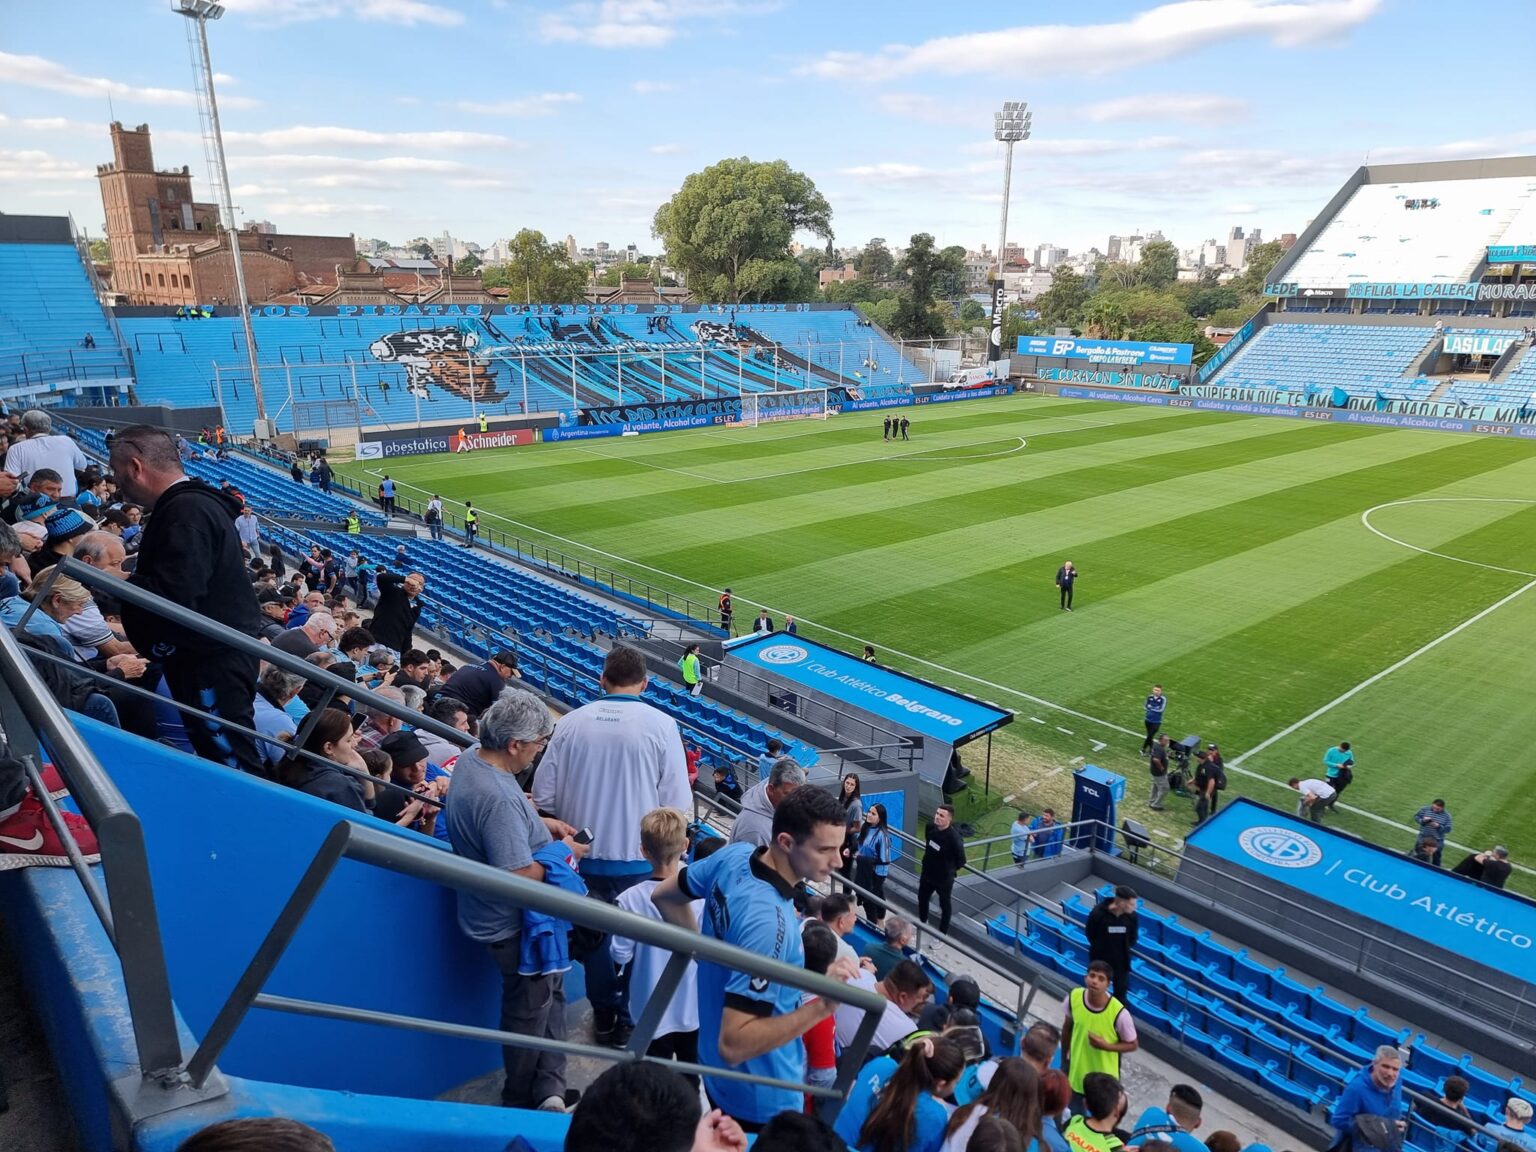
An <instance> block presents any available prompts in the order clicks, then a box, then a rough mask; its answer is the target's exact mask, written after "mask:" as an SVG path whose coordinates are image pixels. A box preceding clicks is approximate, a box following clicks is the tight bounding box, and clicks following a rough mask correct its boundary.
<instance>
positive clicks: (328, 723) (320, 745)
mask: <svg viewBox="0 0 1536 1152" xmlns="http://www.w3.org/2000/svg"><path fill="white" fill-rule="evenodd" d="M304 750H305V751H306V752H313V753H314V754H315V755H317V756H323V757H325V759H326V760H329V761H332V763H330V764H327V763H325V762H324V761H321V760H312V759H310V758H309V757H307V756H295V755H290V756H289V757H288V758H287V759H286V760H284V761H283V764H282V767H281V768H280V769H279V778H280V779H281V780H282V782H283V783H284V784H286V785H288V787H290V788H297V789H298V790H299V791H300V792H307V793H309V794H310V795H311V796H318V797H319V798H320V799H322V800H329V801H331V802H332V803H333V804H340V805H341V806H342V807H343V808H351V809H352V810H353V811H354V812H367V811H368V803H367V800H366V796H367V793H368V791H370V790H371V787H370V785H368V784H366V783H365V782H364V780H363V779H361V778H359V777H357V776H354V775H352V774H351V773H350V772H343V771H342V770H341V769H340V768H338V767H336V765H337V764H345V765H347V766H348V767H351V768H356V769H357V770H358V771H359V772H361V773H363V775H364V777H366V775H367V774H368V764H367V762H366V761H364V760H363V758H362V756H361V755H359V754H358V751H357V746H356V741H355V737H354V736H353V733H352V717H350V716H348V715H347V714H346V713H345V712H343V711H342V710H341V709H339V708H327V709H326V710H325V711H323V712H321V713H320V718H319V719H318V720H316V721H315V726H314V727H313V728H311V729H310V731H309V737H308V738H307V739H306V740H305V741H304Z"/></svg>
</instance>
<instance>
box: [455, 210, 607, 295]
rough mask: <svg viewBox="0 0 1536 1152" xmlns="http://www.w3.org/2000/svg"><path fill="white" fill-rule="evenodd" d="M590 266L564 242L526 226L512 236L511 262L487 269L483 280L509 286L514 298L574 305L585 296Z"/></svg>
mask: <svg viewBox="0 0 1536 1152" xmlns="http://www.w3.org/2000/svg"><path fill="white" fill-rule="evenodd" d="M587 274H588V265H586V264H577V263H576V262H575V261H573V260H572V259H571V257H570V255H569V254H568V253H567V252H566V250H565V245H564V244H559V243H556V244H551V243H550V242H549V241H547V240H546V239H544V233H542V232H537V231H534V230H533V229H532V228H524V229H523V230H522V231H521V232H519V233H518V234H517V235H516V236H514V237H512V240H511V243H510V246H509V248H508V256H507V262H506V263H505V264H498V265H497V266H496V267H494V268H486V269H483V270H482V271H481V273H480V283H481V284H482V285H484V286H485V287H487V288H506V289H508V290H509V291H510V293H511V295H512V298H513V299H514V300H516V299H522V300H524V301H525V302H530V303H534V304H573V303H576V302H577V301H580V300H582V299H585V297H586V289H587Z"/></svg>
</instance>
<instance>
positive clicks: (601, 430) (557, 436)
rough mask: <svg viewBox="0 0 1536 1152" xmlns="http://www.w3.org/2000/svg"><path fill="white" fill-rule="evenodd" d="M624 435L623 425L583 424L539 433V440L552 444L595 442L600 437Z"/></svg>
mask: <svg viewBox="0 0 1536 1152" xmlns="http://www.w3.org/2000/svg"><path fill="white" fill-rule="evenodd" d="M623 433H624V425H622V424H582V425H578V426H576V427H572V428H546V429H544V430H543V431H542V432H540V433H539V439H541V440H543V441H544V443H546V444H552V443H554V442H555V441H557V440H595V439H597V438H598V437H599V436H620V435H623Z"/></svg>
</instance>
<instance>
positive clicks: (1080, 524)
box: [348, 396, 1536, 887]
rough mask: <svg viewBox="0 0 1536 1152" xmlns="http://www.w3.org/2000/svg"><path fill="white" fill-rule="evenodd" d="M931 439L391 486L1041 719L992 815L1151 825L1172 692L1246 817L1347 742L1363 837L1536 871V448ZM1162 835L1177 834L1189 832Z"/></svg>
mask: <svg viewBox="0 0 1536 1152" xmlns="http://www.w3.org/2000/svg"><path fill="white" fill-rule="evenodd" d="M908 412H909V414H910V415H912V416H913V418H914V423H913V426H912V440H911V442H910V443H904V444H901V443H898V444H885V443H883V442H882V441H881V438H880V424H881V419H882V417H881V414H880V413H866V414H859V415H849V416H841V417H834V418H832V419H830V420H828V421H825V422H822V421H800V422H793V423H783V424H774V425H766V426H764V427H761V428H757V429H709V430H700V431H693V432H678V433H670V434H666V435H653V436H643V437H638V438H627V439H623V440H620V439H603V440H593V441H590V442H585V443H576V444H569V443H568V444H552V445H540V446H536V447H530V448H520V449H509V450H501V451H487V452H482V453H476V454H474V455H467V456H457V457H448V456H435V457H423V458H418V459H413V460H397V461H391V462H390V464H389V467H388V471H389V472H390V473H391V475H393V476H394V477H395V479H396V480H397V481H399V482H401V483H403V484H407V485H415V486H418V487H421V488H426V489H431V490H434V491H438V492H440V493H442V495H443V496H444V497H445V498H448V499H453V500H459V501H462V500H464V499H466V498H468V499H472V500H473V501H474V502H475V505H476V507H477V508H480V509H483V510H484V512H485V513H487V515H485V516H484V518H483V521H482V523H483V526H484V527H486V528H496V527H501V528H504V529H506V530H507V531H515V532H517V533H518V534H519V535H521V536H523V537H525V538H529V539H539V540H544V541H547V542H549V543H550V544H552V545H554V546H557V547H560V548H562V549H563V550H565V551H567V552H568V553H570V554H572V555H579V556H583V557H585V558H587V559H589V560H592V561H597V562H602V563H607V564H609V565H610V566H612V567H613V568H614V569H616V570H619V571H622V572H628V573H632V574H633V575H635V576H637V577H640V578H643V579H645V580H648V581H650V582H652V583H653V584H656V585H658V586H661V587H665V588H668V589H671V590H673V591H677V592H682V593H684V594H688V595H692V596H694V597H696V598H698V599H701V600H705V601H708V602H710V603H713V599H714V591H713V590H714V589H718V588H719V587H721V586H723V585H727V584H728V585H730V586H731V587H732V588H733V589H734V590H735V592H736V596H737V601H738V604H737V619H738V621H745V620H750V619H751V617H752V616H753V615H754V613H755V606H756V605H758V604H763V605H767V606H768V607H769V608H770V609H771V610H772V612H773V613H774V615H775V616H776V617H777V618H779V619H781V620H782V618H783V615H784V614H785V613H786V612H789V613H793V614H794V615H795V616H796V617H798V618H799V619H800V621H801V622H802V628H803V629H804V630H805V632H806V634H807V635H810V636H813V637H816V638H820V639H824V640H827V641H828V642H831V643H836V644H839V645H840V646H843V647H848V646H853V645H858V644H863V643H866V642H867V643H870V644H873V645H874V646H875V647H876V649H877V650H878V652H879V653H880V658H881V660H882V661H883V662H886V663H889V664H891V665H892V666H895V667H898V668H903V669H907V670H910V671H913V672H916V673H918V674H920V675H923V676H926V677H929V678H931V679H935V680H937V681H940V682H942V683H946V684H950V685H952V686H954V687H957V688H960V689H963V690H966V691H970V692H973V693H974V694H976V695H979V696H984V697H987V698H990V699H992V700H995V701H996V702H998V703H1000V704H1002V705H1004V706H1007V707H1009V708H1012V709H1014V710H1016V711H1017V712H1018V719H1017V720H1016V721H1015V723H1014V724H1013V725H1012V726H1011V727H1010V728H1009V729H1007V730H1005V733H1004V734H1003V735H1002V736H1001V737H1000V738H999V740H998V744H997V750H996V754H995V755H994V760H993V786H994V788H995V789H996V790H998V791H1000V792H1003V793H1004V794H1007V795H1013V796H1015V797H1017V800H1016V802H1017V803H1019V804H1021V805H1024V806H1027V807H1030V808H1036V807H1038V806H1040V805H1041V804H1042V803H1049V802H1053V801H1062V800H1064V799H1065V797H1066V781H1067V779H1068V776H1067V769H1068V766H1069V764H1070V763H1071V762H1072V761H1073V760H1074V759H1075V758H1076V757H1079V756H1083V757H1086V758H1087V759H1088V761H1089V762H1091V763H1099V764H1101V765H1103V766H1105V767H1107V768H1110V769H1113V770H1116V771H1121V772H1124V773H1125V774H1126V775H1127V776H1128V778H1129V780H1130V790H1131V792H1130V794H1131V802H1130V805H1129V814H1131V815H1134V816H1136V817H1138V818H1142V819H1146V818H1147V817H1148V816H1149V815H1151V814H1148V813H1146V812H1145V797H1146V788H1147V776H1146V768H1145V764H1144V763H1143V762H1142V761H1141V759H1140V757H1139V756H1138V755H1137V749H1138V747H1139V745H1140V728H1141V710H1140V707H1141V700H1142V698H1143V697H1144V696H1145V695H1146V692H1147V689H1148V686H1149V685H1150V684H1151V683H1153V682H1154V681H1158V682H1161V683H1162V684H1163V685H1164V686H1165V688H1166V691H1167V693H1168V696H1169V699H1170V704H1169V707H1168V712H1167V720H1166V723H1165V728H1164V730H1165V731H1167V732H1168V733H1169V734H1170V735H1171V736H1172V737H1173V738H1174V739H1178V738H1179V737H1181V736H1183V735H1184V734H1185V733H1187V732H1198V733H1199V734H1200V735H1201V736H1203V737H1205V738H1207V739H1214V740H1217V741H1219V742H1220V744H1221V746H1222V749H1223V752H1224V753H1225V755H1226V759H1227V763H1228V766H1229V775H1230V778H1231V780H1232V785H1231V790H1230V791H1229V793H1228V795H1232V794H1233V793H1235V792H1243V793H1247V794H1249V795H1252V796H1254V797H1255V798H1257V799H1260V800H1264V801H1268V802H1271V803H1275V804H1279V805H1286V806H1288V805H1289V804H1290V803H1292V801H1293V797H1294V794H1293V793H1290V792H1289V791H1287V790H1286V789H1285V788H1284V782H1285V780H1286V779H1287V778H1289V777H1290V776H1291V775H1294V774H1300V775H1303V776H1305V775H1311V774H1316V773H1317V772H1318V771H1320V769H1321V761H1322V755H1323V752H1324V750H1325V749H1326V748H1327V747H1328V746H1329V745H1330V744H1332V743H1334V742H1335V741H1337V740H1341V739H1344V740H1350V741H1352V742H1353V743H1354V746H1355V750H1356V753H1357V758H1358V767H1357V770H1356V780H1355V783H1354V785H1353V787H1352V789H1351V790H1350V791H1349V792H1348V793H1347V794H1346V797H1345V799H1346V802H1348V803H1349V804H1350V805H1353V806H1357V807H1359V808H1361V809H1363V810H1364V811H1363V812H1361V813H1340V814H1339V815H1338V817H1337V823H1338V824H1339V826H1341V827H1344V828H1347V829H1349V830H1352V831H1356V832H1359V833H1361V834H1363V835H1367V836H1370V837H1371V838H1373V839H1376V840H1379V841H1381V842H1383V843H1386V844H1390V845H1392V846H1394V847H1400V848H1403V849H1406V848H1407V847H1408V846H1409V845H1410V844H1411V843H1412V839H1413V837H1412V834H1411V832H1409V831H1408V830H1407V828H1406V825H1407V824H1408V822H1410V821H1411V819H1412V815H1413V813H1414V811H1415V810H1416V809H1417V808H1418V807H1419V806H1420V805H1421V804H1425V803H1427V802H1428V801H1429V800H1431V799H1432V798H1434V797H1436V796H1444V797H1445V799H1446V800H1447V801H1448V803H1449V807H1450V809H1451V812H1452V815H1453V816H1454V818H1455V829H1454V833H1453V839H1454V840H1455V841H1457V842H1459V843H1462V844H1469V845H1473V846H1476V847H1487V846H1489V845H1491V844H1492V843H1495V842H1499V843H1504V844H1507V845H1508V846H1509V848H1510V850H1511V852H1512V853H1513V854H1514V856H1515V859H1516V862H1517V863H1523V864H1532V863H1536V790H1533V785H1536V765H1533V759H1532V756H1531V753H1530V749H1531V745H1532V742H1533V735H1536V734H1533V731H1532V729H1533V727H1536V725H1533V717H1536V711H1533V709H1532V707H1531V704H1530V702H1529V696H1530V689H1531V684H1532V679H1531V676H1530V669H1531V664H1532V660H1533V656H1532V654H1533V653H1536V445H1532V444H1530V443H1520V442H1514V441H1505V440H1497V439H1492V438H1483V437H1471V436H1453V435H1446V434H1440V433H1432V432H1415V431H1401V430H1394V429H1383V428H1371V427H1358V426H1343V425H1333V424H1313V423H1309V422H1303V421H1290V420H1281V419H1275V418H1267V417H1244V416H1232V415H1227V414H1222V413H1210V412H1191V411H1173V410H1169V409H1166V408H1138V407H1133V406H1129V405H1119V404H1103V403H1093V402H1078V401H1067V400H1060V399H1054V398H1046V397H1038V396H1020V397H1013V398H1007V399H999V400H988V401H980V402H975V403H964V404H955V405H942V406H935V407H929V408H918V409H912V410H908ZM348 470H349V471H351V472H353V474H354V475H356V476H360V477H361V478H362V479H364V480H365V481H366V482H367V483H368V484H370V485H371V484H372V483H373V482H374V477H372V476H367V475H364V474H363V473H362V469H361V466H360V465H356V464H354V465H350V466H348ZM406 491H407V492H408V493H409V489H406ZM411 494H414V493H411ZM493 514H494V515H493ZM1363 514H1368V517H1364V516H1363ZM499 518H505V520H504V521H503V520H502V519H499ZM1373 529H1374V531H1373ZM1388 537H1391V538H1393V539H1388ZM1064 559H1071V560H1073V561H1074V562H1075V563H1076V565H1077V567H1078V568H1079V569H1080V570H1081V572H1082V577H1081V580H1080V581H1079V584H1078V590H1077V605H1076V609H1077V610H1076V611H1075V612H1073V613H1071V614H1067V613H1064V612H1061V611H1060V610H1059V609H1058V606H1057V597H1056V590H1055V588H1054V587H1053V583H1052V581H1053V577H1054V574H1055V571H1056V568H1057V566H1058V565H1059V564H1060V563H1061V561H1062V560H1064ZM1132 732H1134V733H1136V734H1135V735H1131V733H1132ZM1097 744H1104V745H1105V747H1102V748H1096V747H1095V745H1097ZM971 764H972V766H973V767H976V768H979V767H980V764H979V761H978V760H977V759H974V758H973V759H972V760H971ZM978 775H979V773H978ZM1276 782H1278V783H1276ZM1148 822H1149V823H1152V824H1153V826H1154V827H1156V828H1159V829H1160V830H1162V831H1163V832H1166V833H1167V834H1168V835H1169V836H1172V837H1178V836H1182V834H1183V833H1184V832H1186V831H1187V830H1188V828H1189V826H1190V822H1191V816H1190V815H1189V813H1188V811H1187V808H1173V809H1170V811H1169V812H1168V813H1166V814H1164V816H1163V817H1161V818H1159V819H1158V820H1157V821H1152V820H1148ZM1394 825H1399V826H1400V827H1394ZM1448 856H1449V857H1451V858H1459V853H1457V852H1456V851H1455V850H1454V849H1452V850H1450V851H1449V852H1448ZM1447 862H1448V863H1449V862H1451V861H1450V860H1448V861H1447ZM1516 875H1517V878H1518V877H1521V876H1522V874H1521V873H1518V872H1517V874H1516ZM1524 879H1525V880H1530V879H1531V878H1530V877H1529V876H1525V877H1524ZM1521 886H1522V887H1531V885H1529V884H1522V885H1521Z"/></svg>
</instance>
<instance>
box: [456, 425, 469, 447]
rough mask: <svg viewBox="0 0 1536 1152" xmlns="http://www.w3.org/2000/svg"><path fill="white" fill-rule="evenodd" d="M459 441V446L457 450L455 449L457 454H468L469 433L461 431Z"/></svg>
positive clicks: (461, 429)
mask: <svg viewBox="0 0 1536 1152" xmlns="http://www.w3.org/2000/svg"><path fill="white" fill-rule="evenodd" d="M458 441H459V446H458V447H457V448H455V449H454V451H455V452H468V451H469V433H468V432H466V431H465V430H464V429H463V428H460V429H459V432H458Z"/></svg>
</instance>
